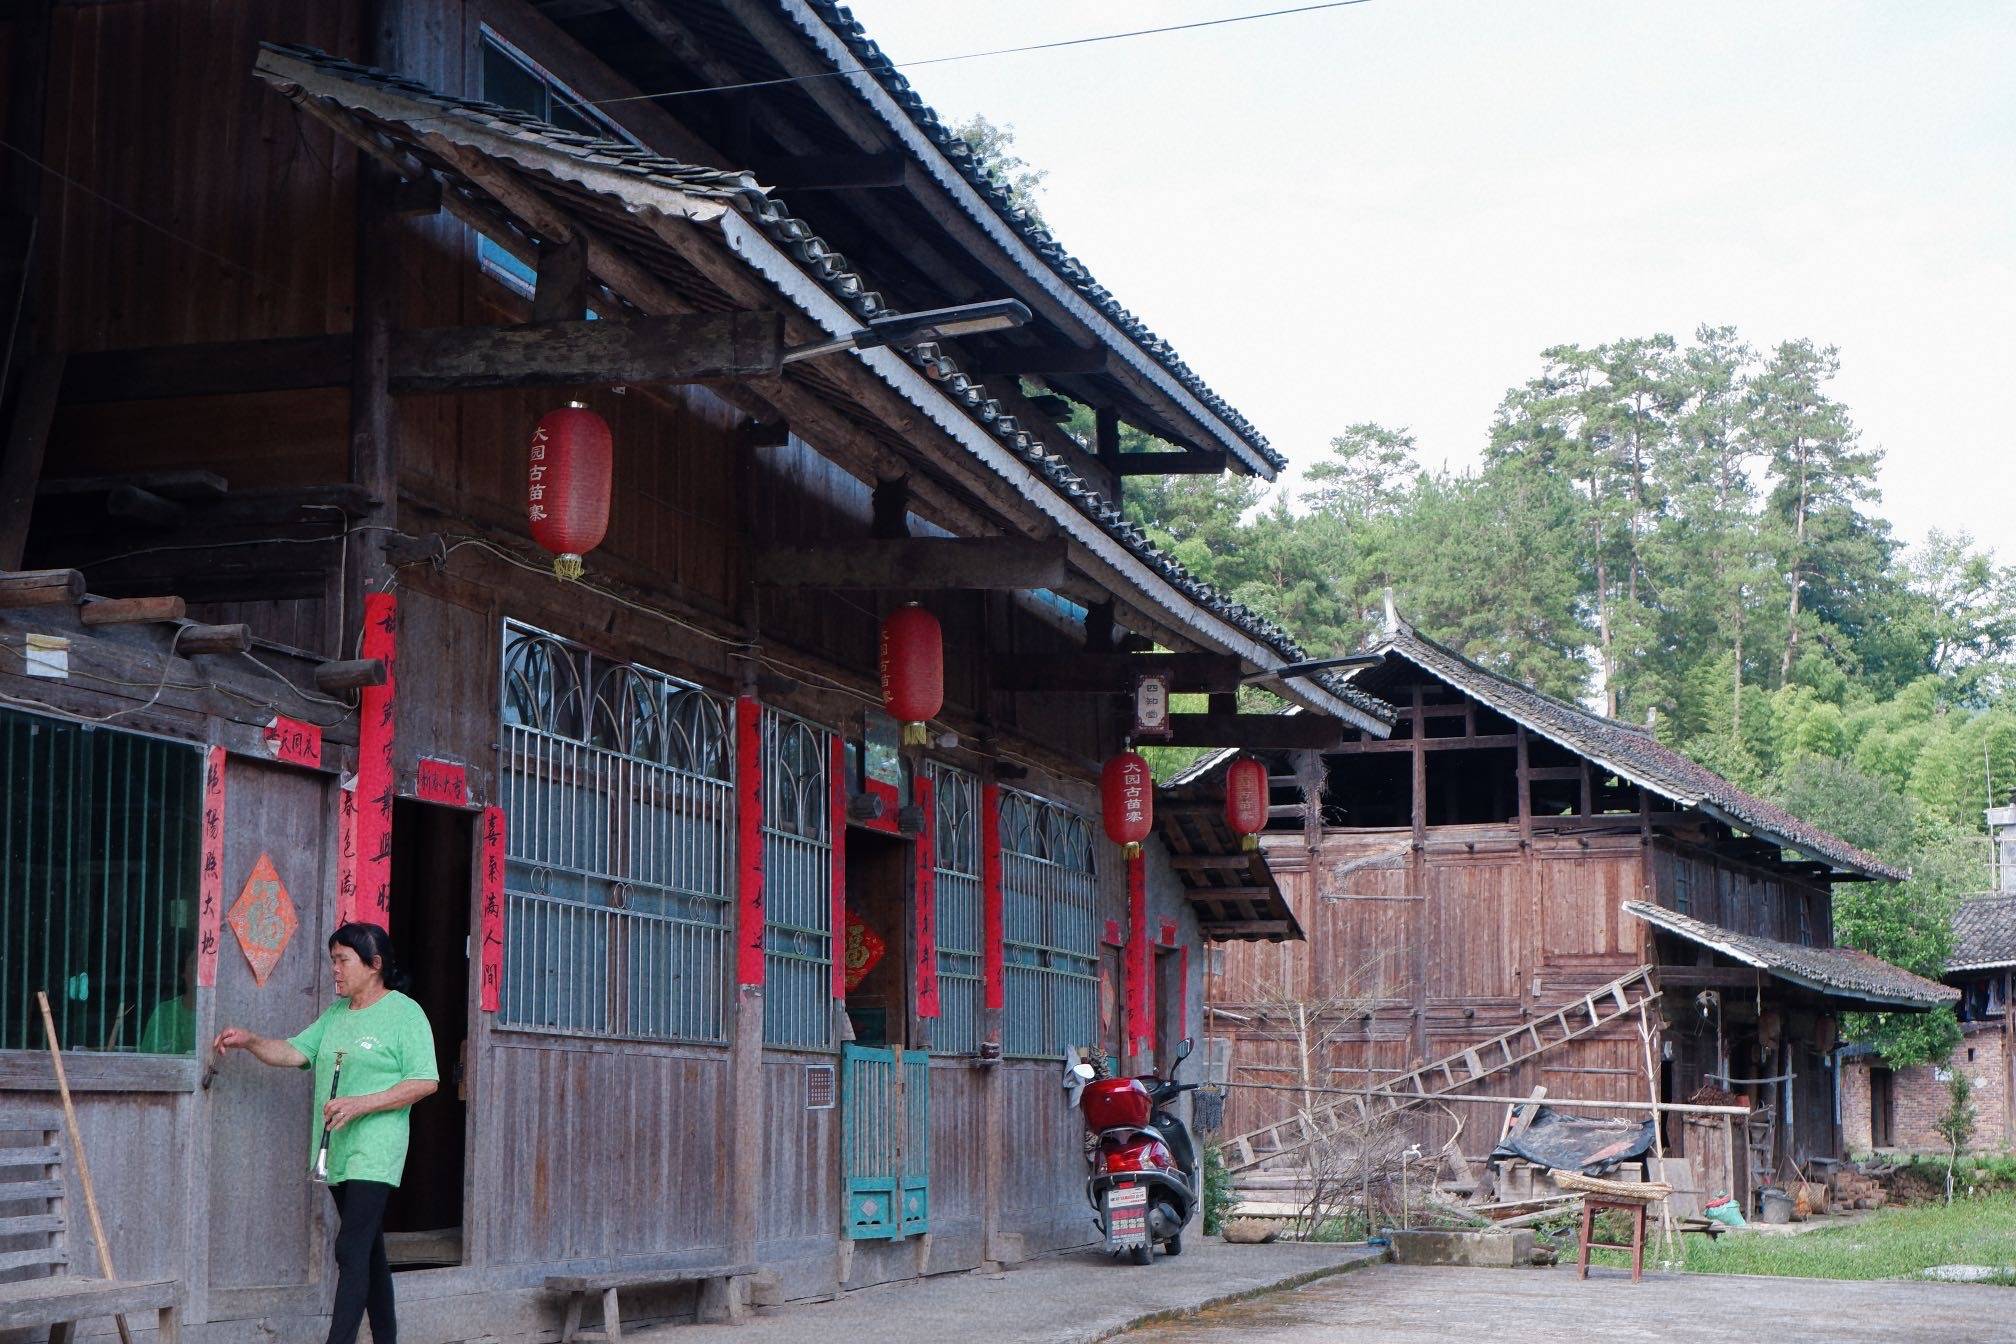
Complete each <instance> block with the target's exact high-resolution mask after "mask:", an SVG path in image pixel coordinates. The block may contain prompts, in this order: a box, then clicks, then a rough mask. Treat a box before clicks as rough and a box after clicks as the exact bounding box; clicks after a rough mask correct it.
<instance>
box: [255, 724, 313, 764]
mask: <svg viewBox="0 0 2016 1344" xmlns="http://www.w3.org/2000/svg"><path fill="white" fill-rule="evenodd" d="M266 750H267V751H269V752H271V753H272V754H273V759H274V760H276V761H278V762H280V764H282V765H305V766H307V767H308V768H309V769H311V770H319V769H321V768H322V730H321V729H320V728H318V727H316V726H315V725H314V724H312V723H303V722H301V720H299V719H290V718H288V717H287V716H286V715H285V714H281V715H277V716H275V718H274V719H273V721H272V722H271V723H269V724H267V725H266Z"/></svg>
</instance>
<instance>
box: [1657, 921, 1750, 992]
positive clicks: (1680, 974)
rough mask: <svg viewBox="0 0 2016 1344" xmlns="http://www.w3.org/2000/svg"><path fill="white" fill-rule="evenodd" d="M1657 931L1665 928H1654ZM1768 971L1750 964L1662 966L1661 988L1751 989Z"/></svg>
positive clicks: (1660, 969) (1660, 974) (1660, 973)
mask: <svg viewBox="0 0 2016 1344" xmlns="http://www.w3.org/2000/svg"><path fill="white" fill-rule="evenodd" d="M1653 931H1654V932H1655V933H1658V932H1664V930H1660V929H1654V930H1653ZM1766 974H1767V972H1765V971H1760V970H1757V969H1755V968H1753V967H1749V966H1661V967H1660V968H1659V987H1660V988H1661V989H1749V988H1751V987H1752V986H1754V985H1756V984H1757V983H1758V982H1759V981H1760V980H1761V979H1762V978H1763V976H1765V975H1766Z"/></svg>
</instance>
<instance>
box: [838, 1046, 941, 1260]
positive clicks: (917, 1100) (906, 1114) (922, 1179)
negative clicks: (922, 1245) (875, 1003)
mask: <svg viewBox="0 0 2016 1344" xmlns="http://www.w3.org/2000/svg"><path fill="white" fill-rule="evenodd" d="M840 1105H841V1112H840V1156H841V1164H842V1168H843V1170H842V1179H843V1180H844V1181H845V1183H846V1204H845V1210H846V1212H845V1218H846V1231H847V1235H848V1236H849V1237H852V1238H854V1239H855V1240H857V1241H860V1240H868V1239H872V1238H878V1237H879V1238H883V1239H886V1240H891V1241H896V1240H901V1239H902V1238H904V1237H911V1236H916V1235H918V1234H919V1233H922V1232H928V1231H930V1230H931V1190H930V1185H931V1057H930V1056H929V1055H927V1054H925V1053H924V1052H923V1051H921V1050H912V1051H903V1050H899V1049H893V1048H892V1049H877V1048H875V1047H873V1046H865V1045H853V1044H849V1045H846V1046H844V1047H842V1050H841V1068H840Z"/></svg>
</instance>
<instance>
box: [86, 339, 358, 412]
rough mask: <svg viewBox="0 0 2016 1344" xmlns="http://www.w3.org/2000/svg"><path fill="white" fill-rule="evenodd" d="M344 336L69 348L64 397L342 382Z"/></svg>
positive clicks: (219, 392)
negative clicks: (78, 351) (79, 351)
mask: <svg viewBox="0 0 2016 1344" xmlns="http://www.w3.org/2000/svg"><path fill="white" fill-rule="evenodd" d="M350 339H351V338H350V337H349V336H348V335H347V334H344V335H336V336H280V337H274V338H272V339H269V340H257V341H205V342H199V343H196V344H193V345H158V346H144V347H140V348H136V349H130V350H99V351H94V352H91V353H88V354H77V355H72V356H71V357H70V366H69V368H68V369H66V370H65V372H64V376H63V402H64V404H65V405H91V404H95V403H103V402H113V401H153V400H156V399H158V398H163V397H209V396H224V395H230V394H234V393H247V392H292V391H296V390H298V389H301V388H310V387H345V386H348V385H349V382H350Z"/></svg>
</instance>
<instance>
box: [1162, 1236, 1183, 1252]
mask: <svg viewBox="0 0 2016 1344" xmlns="http://www.w3.org/2000/svg"><path fill="white" fill-rule="evenodd" d="M1162 1254H1164V1255H1181V1254H1183V1234H1182V1233H1181V1232H1178V1233H1177V1234H1176V1235H1175V1236H1173V1237H1171V1238H1169V1240H1167V1241H1165V1242H1163V1243H1162Z"/></svg>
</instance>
